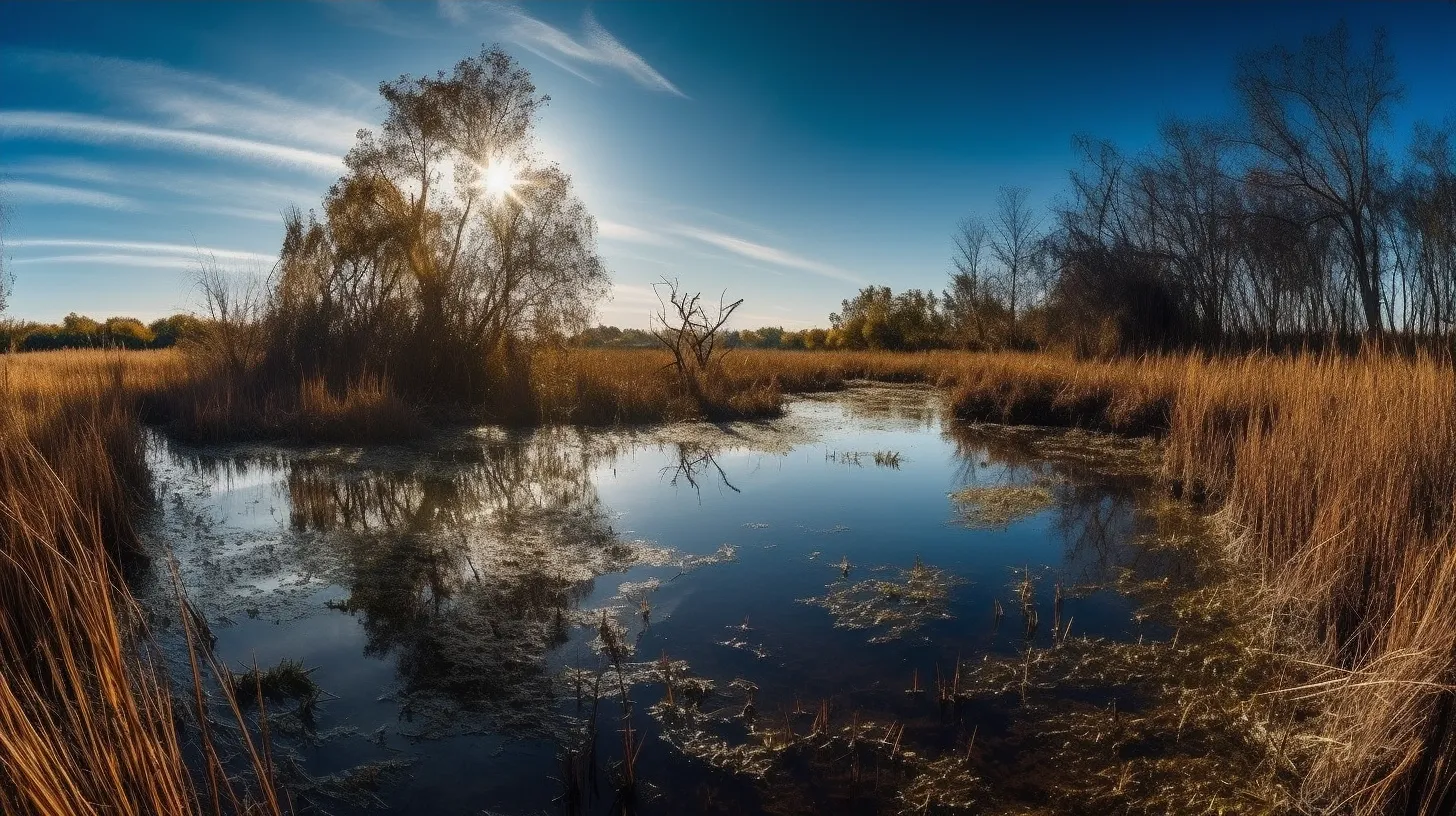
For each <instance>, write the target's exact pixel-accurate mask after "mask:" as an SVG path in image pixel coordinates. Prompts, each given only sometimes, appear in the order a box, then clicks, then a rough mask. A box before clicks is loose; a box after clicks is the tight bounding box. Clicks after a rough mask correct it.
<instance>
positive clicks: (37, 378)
mask: <svg viewBox="0 0 1456 816" xmlns="http://www.w3.org/2000/svg"><path fill="white" fill-rule="evenodd" d="M147 362H150V361H146V360H143V361H140V363H141V364H143V365H145V364H146V363H147ZM130 365H131V362H130V361H129V360H122V359H121V358H117V357H107V356H104V355H99V354H95V355H92V356H90V357H88V358H86V359H85V360H78V359H77V358H62V357H55V358H50V359H36V360H32V361H29V362H25V363H15V362H12V361H6V363H5V378H4V379H3V380H0V610H3V613H0V811H3V812H5V813H16V814H46V815H47V816H49V815H50V814H58V815H59V814H66V815H69V814H101V813H106V814H138V816H142V815H143V814H157V813H166V814H173V813H178V814H180V813H196V812H202V811H210V812H215V813H224V812H243V811H244V810H251V811H252V812H261V813H267V812H277V811H278V810H279V803H278V799H277V796H276V795H275V794H274V793H273V791H272V787H271V785H270V784H269V782H268V776H267V775H266V774H264V775H262V776H260V779H259V781H260V782H261V785H260V795H258V796H256V797H249V796H247V795H246V794H245V793H236V792H235V791H234V790H233V788H232V785H231V783H230V782H229V781H228V780H227V778H226V775H218V774H211V775H210V776H209V781H208V782H207V783H206V784H204V785H194V784H193V781H192V779H191V776H190V771H189V764H188V761H187V758H186V756H185V752H184V748H183V746H184V744H186V741H185V740H184V739H183V738H182V735H181V734H180V733H179V726H178V719H177V717H176V711H175V709H174V706H173V703H172V699H171V696H170V695H171V689H170V687H169V684H168V683H167V681H166V675H165V673H164V671H163V669H162V668H161V667H160V666H159V665H157V664H156V663H155V662H154V661H153V659H152V657H151V655H150V653H149V652H148V650H147V648H146V640H145V632H144V628H143V615H142V612H141V610H140V609H139V608H138V606H137V604H136V602H135V600H134V599H133V598H132V597H131V596H130V594H129V593H128V591H127V589H126V587H125V584H124V583H123V581H122V578H121V571H122V565H123V562H124V560H125V559H126V558H127V557H128V556H130V555H134V554H135V552H136V545H137V543H138V539H137V537H136V533H135V530H134V528H133V524H132V522H133V519H134V518H135V515H136V513H137V512H138V511H139V510H140V508H141V505H142V504H143V503H144V502H145V501H146V499H147V484H148V479H147V470H146V466H145V459H144V454H145V449H144V442H143V439H142V431H141V428H140V426H139V425H138V423H137V421H136V416H135V411H134V409H133V403H134V401H135V400H136V399H138V398H140V396H142V395H143V394H144V393H146V392H147V391H148V390H149V389H150V388H151V386H152V385H155V384H156V383H154V382H152V381H150V380H149V379H148V375H147V374H146V372H144V371H143V372H138V371H134V370H129V366H130ZM27 366H28V368H26V367H27ZM88 366H89V369H88ZM17 367H20V368H19V370H17ZM46 373H49V374H50V376H51V379H50V380H49V388H47V379H46V376H45V375H46ZM153 373H155V372H153ZM199 688H200V687H199ZM250 753H251V752H250ZM202 757H203V759H204V760H206V761H207V762H209V763H210V764H209V765H208V767H209V768H216V767H219V763H218V761H217V754H216V752H215V751H213V750H212V748H211V743H210V742H209V741H207V740H204V743H203V745H202ZM199 797H201V798H199ZM204 801H206V802H207V803H208V804H209V805H210V807H204V804H203V803H204Z"/></svg>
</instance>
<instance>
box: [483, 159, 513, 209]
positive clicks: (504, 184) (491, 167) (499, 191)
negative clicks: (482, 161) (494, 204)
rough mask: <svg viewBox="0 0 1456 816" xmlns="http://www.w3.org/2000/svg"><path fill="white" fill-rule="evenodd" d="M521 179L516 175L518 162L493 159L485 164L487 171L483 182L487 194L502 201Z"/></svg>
mask: <svg viewBox="0 0 1456 816" xmlns="http://www.w3.org/2000/svg"><path fill="white" fill-rule="evenodd" d="M520 182H521V179H520V177H519V176H517V175H516V163H515V162H513V161H511V160H510V159H493V160H491V162H490V164H487V165H486V166H485V172H484V174H483V176H482V179H481V183H482V184H483V185H484V187H485V194H486V195H487V196H490V197H491V198H493V199H495V200H496V201H500V200H502V199H504V198H505V197H506V196H508V195H510V194H511V192H512V191H514V190H515V189H516V185H517V184H520Z"/></svg>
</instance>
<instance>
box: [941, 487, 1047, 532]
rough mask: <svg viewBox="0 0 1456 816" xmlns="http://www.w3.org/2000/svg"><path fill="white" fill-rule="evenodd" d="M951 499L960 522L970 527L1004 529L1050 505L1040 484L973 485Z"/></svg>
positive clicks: (961, 490) (964, 488) (958, 492)
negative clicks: (957, 510)
mask: <svg viewBox="0 0 1456 816" xmlns="http://www.w3.org/2000/svg"><path fill="white" fill-rule="evenodd" d="M950 496H951V498H952V499H954V500H955V502H956V505H957V508H958V509H959V511H960V517H961V520H962V521H964V522H965V523H966V524H968V525H970V526H972V527H1006V526H1008V525H1010V524H1011V523H1012V522H1016V521H1020V520H1022V519H1024V518H1027V517H1029V516H1032V515H1035V514H1036V513H1038V512H1040V511H1042V510H1043V509H1045V508H1046V507H1047V506H1048V505H1050V504H1051V503H1052V492H1051V491H1050V490H1049V489H1047V488H1046V487H1045V486H1044V485H1040V484H1031V485H984V486H982V485H972V486H970V487H963V488H961V489H960V490H957V491H955V492H954V493H952V494H950Z"/></svg>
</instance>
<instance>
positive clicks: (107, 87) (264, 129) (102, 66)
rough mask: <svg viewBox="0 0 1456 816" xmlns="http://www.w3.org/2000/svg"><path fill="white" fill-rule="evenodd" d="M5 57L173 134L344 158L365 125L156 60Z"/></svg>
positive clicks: (24, 53)
mask: <svg viewBox="0 0 1456 816" xmlns="http://www.w3.org/2000/svg"><path fill="white" fill-rule="evenodd" d="M4 57H5V61H6V62H7V63H8V64H11V65H13V66H15V67H16V68H20V69H26V70H29V71H32V72H50V73H59V74H62V75H65V76H67V77H68V78H70V79H72V80H73V81H75V82H76V83H78V84H80V85H82V86H84V87H88V88H92V89H94V90H97V91H99V92H101V93H103V94H105V95H107V96H109V97H112V98H114V99H118V100H123V101H125V102H127V103H129V104H131V105H133V106H135V107H137V108H139V109H141V110H143V111H146V112H147V113H148V114H150V115H152V116H155V117H159V118H160V119H161V123H162V124H165V125H168V126H171V127H176V128H186V129H203V130H212V131H222V132H225V133H231V134H233V135H241V136H248V137H254V138H260V139H264V140H267V141H274V142H281V143H283V144H288V145H297V146H305V147H313V148H320V149H323V150H327V151H328V152H331V153H341V154H342V153H343V152H344V151H345V150H348V148H349V147H350V146H351V145H352V144H353V143H354V134H355V133H356V132H357V131H358V130H359V129H360V128H364V127H369V126H370V123H369V122H367V121H365V120H364V119H362V118H360V117H359V116H356V115H354V114H351V113H349V112H345V111H339V110H335V109H333V108H332V107H330V106H329V105H327V104H323V103H321V102H320V101H317V100H308V101H305V100H299V99H292V98H289V97H286V96H283V95H281V94H277V93H274V92H272V91H269V90H266V89H263V88H258V87H255V86H251V85H244V84H241V83H236V82H228V81H224V80H221V79H218V78H216V77H212V76H208V75H206V74H199V73H193V72H190V71H183V70H179V69H177V68H173V67H171V66H169V65H164V64H162V63H157V62H142V61H137V60H128V59H119V58H116V57H102V56H96V55H91V54H75V53H69V52H61V51H44V50H34V49H13V50H9V51H6V52H5V54H4Z"/></svg>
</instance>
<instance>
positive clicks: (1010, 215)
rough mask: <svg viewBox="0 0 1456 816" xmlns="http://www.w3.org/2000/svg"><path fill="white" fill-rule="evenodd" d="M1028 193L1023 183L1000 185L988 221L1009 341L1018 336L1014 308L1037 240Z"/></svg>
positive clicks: (1029, 270) (1021, 295)
mask: <svg viewBox="0 0 1456 816" xmlns="http://www.w3.org/2000/svg"><path fill="white" fill-rule="evenodd" d="M1029 195H1030V193H1029V191H1028V190H1027V189H1026V188H1025V187H1002V188H1001V190H1000V192H999V193H998V194H997V196H996V215H995V217H994V218H993V219H992V221H991V233H990V242H991V253H992V254H993V255H995V256H996V260H997V261H998V262H999V263H1000V264H1001V276H1000V282H1001V289H1002V292H1003V293H1004V296H1005V299H1006V309H1007V314H1008V319H1009V326H1008V330H1007V334H1008V336H1009V338H1010V340H1011V342H1012V344H1013V345H1014V344H1015V343H1016V342H1017V338H1018V334H1017V322H1016V321H1017V314H1018V308H1019V307H1020V306H1021V305H1022V302H1023V300H1024V298H1025V296H1026V290H1027V287H1028V284H1029V282H1030V278H1031V274H1032V269H1033V265H1034V264H1035V262H1036V252H1037V249H1038V245H1039V243H1040V241H1041V216H1040V215H1039V214H1038V213H1037V212H1036V211H1035V210H1034V209H1032V207H1031V204H1030V203H1029V202H1028V201H1027V197H1028V196H1029Z"/></svg>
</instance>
